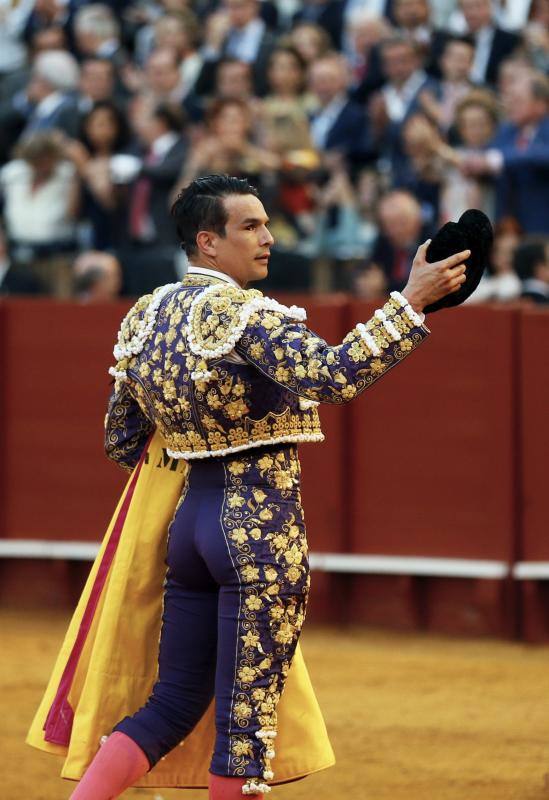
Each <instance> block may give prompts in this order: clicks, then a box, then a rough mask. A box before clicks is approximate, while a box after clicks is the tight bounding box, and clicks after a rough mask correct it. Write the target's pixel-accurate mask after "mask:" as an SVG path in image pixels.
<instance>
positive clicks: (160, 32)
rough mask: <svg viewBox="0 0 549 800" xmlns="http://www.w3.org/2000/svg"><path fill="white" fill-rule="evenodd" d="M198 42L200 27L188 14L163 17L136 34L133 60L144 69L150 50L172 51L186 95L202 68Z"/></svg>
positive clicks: (187, 12) (172, 13)
mask: <svg viewBox="0 0 549 800" xmlns="http://www.w3.org/2000/svg"><path fill="white" fill-rule="evenodd" d="M199 41H200V26H199V23H198V20H197V19H196V17H195V15H194V14H193V13H192V12H191V11H189V10H181V11H176V12H175V11H174V12H170V13H165V14H163V15H162V16H160V17H159V18H158V19H156V20H155V21H154V22H153V23H151V24H150V25H145V26H144V27H142V28H141V29H140V30H139V31H138V33H137V36H136V41H135V49H136V53H135V58H136V61H137V63H138V64H141V65H143V64H145V63H146V61H147V59H148V57H149V56H150V54H151V53H152V51H153V50H163V49H165V48H167V49H168V50H175V52H176V54H177V58H178V61H179V64H180V72H181V77H182V78H183V81H184V83H185V85H186V87H187V93H189V92H190V91H192V88H193V87H194V84H195V82H196V79H197V78H198V75H199V74H200V70H201V68H202V57H201V56H200V54H199V52H198V45H199Z"/></svg>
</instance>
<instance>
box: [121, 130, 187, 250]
mask: <svg viewBox="0 0 549 800" xmlns="http://www.w3.org/2000/svg"><path fill="white" fill-rule="evenodd" d="M186 153H187V143H186V141H185V140H184V139H183V138H182V137H178V139H177V141H176V142H175V143H174V144H173V145H172V147H171V148H170V150H168V152H167V153H166V155H165V156H164V157H163V158H162V159H161V161H159V162H158V163H156V164H143V166H142V168H141V172H140V174H139V176H138V178H137V179H136V181H137V180H138V179H139V177H143V176H144V177H146V178H149V180H150V181H151V193H150V201H149V213H150V215H151V217H152V221H153V223H154V228H155V231H156V238H155V240H154V242H152V244H158V245H175V246H176V245H177V244H178V243H179V240H178V237H177V233H176V230H175V225H174V222H173V220H172V218H171V217H170V214H169V196H170V192H171V190H172V189H173V187H174V184H175V182H176V180H177V179H178V177H179V175H180V173H181V167H182V165H183V162H184V159H185V155H186ZM134 185H135V184H134ZM132 188H133V187H130V195H131V191H132ZM130 212H131V202H130V203H129V204H128V213H130ZM128 229H129V224H128Z"/></svg>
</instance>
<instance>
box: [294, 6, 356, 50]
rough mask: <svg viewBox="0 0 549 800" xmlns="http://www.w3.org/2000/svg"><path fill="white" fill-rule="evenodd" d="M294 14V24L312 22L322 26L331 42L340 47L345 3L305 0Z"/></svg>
mask: <svg viewBox="0 0 549 800" xmlns="http://www.w3.org/2000/svg"><path fill="white" fill-rule="evenodd" d="M300 5H301V8H300V10H299V11H298V12H297V13H296V14H295V15H294V19H293V22H294V25H295V24H296V23H298V22H314V23H315V24H316V25H320V27H321V28H324V30H325V31H326V33H327V34H328V36H329V37H330V39H331V40H332V44H333V46H334V47H335V48H337V49H338V50H339V49H340V48H341V45H342V39H343V30H344V20H345V10H346V9H345V3H344V2H341V0H305V2H303V3H301V4H300Z"/></svg>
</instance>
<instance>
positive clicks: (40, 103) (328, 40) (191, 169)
mask: <svg viewBox="0 0 549 800" xmlns="http://www.w3.org/2000/svg"><path fill="white" fill-rule="evenodd" d="M548 75H549V0H507V2H505V0H502V2H501V4H500V5H498V3H497V0H495V1H494V2H491V0H431V3H429V2H428V0H304V1H303V2H298V1H297V0H264V1H263V2H262V1H261V0H194V1H193V0H138V1H137V2H133V1H132V0H108V2H101V3H97V2H91V3H89V2H86V0H15V2H14V0H0V293H4V294H10V293H11V294H21V293H26V294H49V295H51V296H54V297H57V298H68V297H77V298H79V299H81V300H82V301H88V302H91V301H103V300H109V299H112V298H115V297H117V296H119V295H120V294H125V295H136V294H141V293H143V292H146V291H149V290H150V289H152V288H153V287H155V286H158V285H161V284H163V283H167V282H170V281H173V280H177V279H178V278H179V277H181V276H182V275H183V274H184V272H185V269H186V263H185V256H184V253H183V252H182V250H181V249H180V247H179V246H178V242H177V238H176V234H175V228H174V225H173V222H172V220H171V218H170V214H169V209H170V206H171V203H172V202H173V199H174V198H175V196H176V195H177V193H178V191H179V190H180V189H181V188H182V187H183V186H185V185H186V184H187V183H188V182H189V181H190V180H192V179H193V178H195V177H197V176H200V175H205V174H208V173H211V172H227V173H230V174H233V175H240V176H245V177H247V178H248V179H250V180H251V181H252V183H254V184H255V185H256V186H257V187H258V188H259V190H260V192H261V197H262V199H263V200H264V204H265V206H266V209H267V211H268V213H269V216H270V218H271V226H270V227H271V231H272V233H273V236H274V237H275V241H276V245H275V248H274V249H273V257H272V260H271V266H270V277H269V278H268V283H269V285H270V286H271V287H275V288H282V289H289V290H292V289H295V290H300V291H301V290H305V291H315V292H319V291H334V290H335V291H350V292H352V293H354V294H355V295H358V296H360V297H363V298H365V299H372V300H376V299H378V298H380V297H381V296H383V295H384V294H385V293H386V292H387V291H390V290H392V289H400V288H402V287H403V286H404V285H405V283H406V279H407V276H408V271H409V269H410V265H411V260H412V257H413V255H414V253H415V251H416V249H417V247H418V245H419V244H420V243H421V242H422V241H424V240H425V239H426V238H428V237H429V236H430V235H432V234H433V233H434V232H435V231H436V230H437V228H438V227H439V226H440V225H441V224H443V223H444V222H447V221H448V220H457V219H458V218H459V216H460V215H461V213H462V212H463V211H464V210H465V209H467V208H479V209H482V210H483V211H485V212H486V214H488V216H489V217H490V219H491V220H492V221H493V224H494V228H495V241H494V247H493V251H492V256H491V260H490V263H489V264H487V269H486V274H485V276H484V278H483V280H482V281H481V284H480V286H479V289H478V290H477V292H476V293H475V294H474V295H473V297H472V298H471V300H470V302H475V301H490V302H492V301H497V302H510V301H515V300H517V299H519V298H520V299H522V302H525V303H539V304H548V306H547V307H548V308H549V77H548Z"/></svg>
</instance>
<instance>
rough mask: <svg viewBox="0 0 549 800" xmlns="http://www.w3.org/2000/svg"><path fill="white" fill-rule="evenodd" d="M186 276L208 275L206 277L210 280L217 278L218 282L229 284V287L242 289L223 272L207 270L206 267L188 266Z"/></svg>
mask: <svg viewBox="0 0 549 800" xmlns="http://www.w3.org/2000/svg"><path fill="white" fill-rule="evenodd" d="M187 275H208V277H210V278H217V279H218V280H220V281H224V283H230V284H231V286H236V287H237V289H241V288H242V287H241V286H240V285H239V284H238V283H237V282H236V281H235V280H234V278H231V276H230V275H226V274H225V273H224V272H218V271H217V270H216V269H208V268H207V267H196V266H195V265H194V264H189V269H188V270H187Z"/></svg>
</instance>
